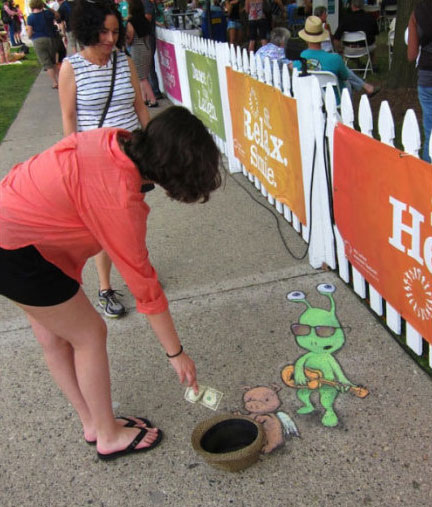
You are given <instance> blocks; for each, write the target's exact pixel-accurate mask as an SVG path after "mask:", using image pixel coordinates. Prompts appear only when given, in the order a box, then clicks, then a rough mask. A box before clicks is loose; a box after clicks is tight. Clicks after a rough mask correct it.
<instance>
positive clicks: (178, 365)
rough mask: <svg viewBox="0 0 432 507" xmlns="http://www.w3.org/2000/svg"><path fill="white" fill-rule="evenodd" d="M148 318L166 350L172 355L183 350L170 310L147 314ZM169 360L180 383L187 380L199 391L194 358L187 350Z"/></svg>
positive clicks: (188, 383) (189, 384)
mask: <svg viewBox="0 0 432 507" xmlns="http://www.w3.org/2000/svg"><path fill="white" fill-rule="evenodd" d="M147 319H148V321H149V323H150V325H151V327H152V329H153V331H154V333H155V334H156V336H157V338H158V340H159V341H160V343H161V345H162V347H163V348H164V350H165V352H166V353H167V354H168V355H170V356H172V355H174V354H177V353H178V352H179V351H180V350H181V343H180V340H179V338H178V335H177V331H176V330H175V327H174V322H173V320H172V317H171V314H170V312H169V310H165V311H164V312H163V313H158V314H155V315H147ZM169 361H170V363H171V365H172V367H173V368H174V370H175V371H176V373H177V375H178V378H179V381H180V383H181V384H183V382H184V381H185V380H186V383H187V385H188V386H190V387H193V389H194V391H195V392H196V393H197V392H198V384H197V379H196V369H195V363H194V362H193V360H192V359H191V358H190V357H189V356H188V355H187V354H186V352H182V353H181V354H180V355H178V356H177V357H174V358H172V359H170V360H169Z"/></svg>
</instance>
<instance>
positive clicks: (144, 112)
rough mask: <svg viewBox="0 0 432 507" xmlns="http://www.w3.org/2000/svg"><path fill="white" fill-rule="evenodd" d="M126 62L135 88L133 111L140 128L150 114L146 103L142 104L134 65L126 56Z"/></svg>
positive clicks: (143, 125) (148, 119)
mask: <svg viewBox="0 0 432 507" xmlns="http://www.w3.org/2000/svg"><path fill="white" fill-rule="evenodd" d="M128 63H129V69H130V73H131V83H132V86H133V88H134V90H135V102H134V108H135V112H136V114H137V116H138V119H139V121H140V123H141V126H142V128H145V127H146V125H147V123H148V122H149V121H150V115H149V112H148V109H147V108H146V105H145V104H144V101H143V98H142V95H141V88H140V84H139V79H138V74H137V71H136V68H135V65H134V63H133V61H132V59H131V58H129V57H128Z"/></svg>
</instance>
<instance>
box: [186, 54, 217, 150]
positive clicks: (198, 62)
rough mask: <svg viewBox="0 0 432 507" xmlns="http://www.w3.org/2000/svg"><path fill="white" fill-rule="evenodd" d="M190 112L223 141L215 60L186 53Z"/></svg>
mask: <svg viewBox="0 0 432 507" xmlns="http://www.w3.org/2000/svg"><path fill="white" fill-rule="evenodd" d="M186 64H187V72H188V78H189V88H190V94H191V100H192V110H193V113H194V114H195V116H198V118H199V119H200V120H202V122H203V123H204V125H206V126H207V127H208V128H209V129H210V130H211V131H212V132H213V133H214V134H216V135H217V136H219V137H220V138H221V139H223V140H224V141H225V127H224V122H223V114H222V103H221V96H220V90H219V78H218V71H217V64H216V61H215V60H212V59H211V58H208V57H207V56H203V55H198V54H196V53H192V52H191V51H186Z"/></svg>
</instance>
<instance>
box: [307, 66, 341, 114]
mask: <svg viewBox="0 0 432 507" xmlns="http://www.w3.org/2000/svg"><path fill="white" fill-rule="evenodd" d="M308 72H309V74H312V76H315V77H316V78H317V79H318V82H319V85H320V88H321V93H322V95H323V100H324V99H325V93H326V87H327V85H328V84H330V85H332V86H333V90H334V92H335V95H336V103H337V104H338V107H339V105H340V99H341V90H340V87H339V80H338V78H337V76H336V75H335V74H333V72H329V71H327V70H308Z"/></svg>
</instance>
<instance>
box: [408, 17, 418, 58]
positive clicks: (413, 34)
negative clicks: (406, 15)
mask: <svg viewBox="0 0 432 507" xmlns="http://www.w3.org/2000/svg"><path fill="white" fill-rule="evenodd" d="M419 47H420V43H419V38H418V33H417V22H416V19H415V16H414V12H413V13H412V14H411V17H410V20H409V23H408V51H407V57H408V61H409V62H414V61H415V60H416V58H417V55H418V53H419Z"/></svg>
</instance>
